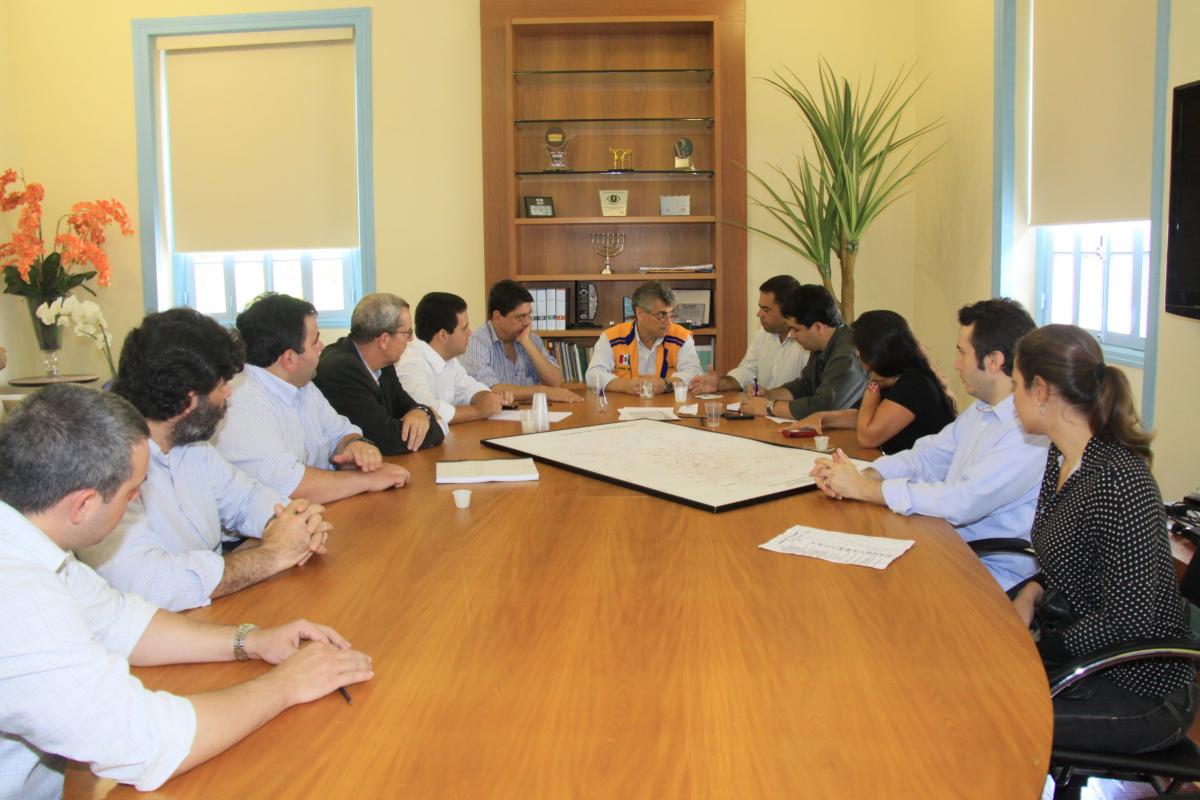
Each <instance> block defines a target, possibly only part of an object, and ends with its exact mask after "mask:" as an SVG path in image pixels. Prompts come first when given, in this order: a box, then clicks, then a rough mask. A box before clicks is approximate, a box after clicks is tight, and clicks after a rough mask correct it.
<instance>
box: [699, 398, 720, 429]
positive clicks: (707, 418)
mask: <svg viewBox="0 0 1200 800" xmlns="http://www.w3.org/2000/svg"><path fill="white" fill-rule="evenodd" d="M724 410H725V404H724V403H720V402H717V401H716V400H710V401H709V402H707V403H705V404H704V424H705V425H706V426H708V427H709V428H715V427H717V426H718V425H720V424H721V412H723V411H724Z"/></svg>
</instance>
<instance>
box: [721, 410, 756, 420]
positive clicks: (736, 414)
mask: <svg viewBox="0 0 1200 800" xmlns="http://www.w3.org/2000/svg"><path fill="white" fill-rule="evenodd" d="M725 419H754V415H753V414H743V413H742V412H741V411H726V412H725Z"/></svg>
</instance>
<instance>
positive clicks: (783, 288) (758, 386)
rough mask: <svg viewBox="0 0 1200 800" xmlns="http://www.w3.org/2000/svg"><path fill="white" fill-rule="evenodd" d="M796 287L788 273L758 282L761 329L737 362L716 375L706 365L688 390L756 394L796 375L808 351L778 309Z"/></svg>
mask: <svg viewBox="0 0 1200 800" xmlns="http://www.w3.org/2000/svg"><path fill="white" fill-rule="evenodd" d="M799 288H800V282H799V281H798V280H796V279H795V278H793V277H792V276H791V275H776V276H775V277H773V278H769V279H768V280H767V281H766V282H765V283H763V285H762V286H759V287H758V313H757V316H758V322H759V324H760V325H762V330H760V331H759V332H758V335H757V336H755V337H754V341H753V342H751V343H750V346H749V347H748V348H746V355H744V356H742V361H741V363H740V364H738V365H737V366H736V367H735V368H733V369H731V370H729V372H728V374H725V375H722V376H720V377H718V376H717V374H716V372H714V371H712V370H711V369H710V370H709V371H708V372H707V373H705V374H704V375H700V376H698V377H695V378H692V382H691V386H690V387H689V388H690V389H691V391H692V392H693V393H695V394H700V393H702V392H741V391H744V392H746V393H747V394H749V395H759V394H763V393H765V392H766V391H767V390H768V389H774V388H776V387H779V386H783V385H784V384H785V383H787V382H788V381H793V380H795V379H796V378H799V377H800V373H801V372H802V371H803V370H804V365H805V364H807V363H808V356H809V353H808V351H807V350H805V349H804V348H803V347H801V346H800V343H799V342H797V341H796V340H795V339H793V338H792V337H791V335H790V334H791V332H792V328H791V326H790V325H788V321H787V319H785V318H784V316H783V312H782V311H781V308H782V306H783V300H784V298H786V297H787V296H788V295H789V294H791V293H792V292H794V291H796V290H797V289H799Z"/></svg>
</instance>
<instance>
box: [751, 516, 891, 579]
mask: <svg viewBox="0 0 1200 800" xmlns="http://www.w3.org/2000/svg"><path fill="white" fill-rule="evenodd" d="M912 546H913V540H912V539H889V538H886V537H883V536H860V535H859V534H857V533H838V532H837V531H823V530H821V529H820V528H809V527H808V526H806V525H793V526H792V527H790V528H788V529H787V530H786V531H784V532H783V533H781V534H779V535H778V536H776V537H775V538H774V539H772V540H771V541H769V542H766V543H765V544H760V545H759V547H761V548H762V549H763V550H771V551H773V552H776V553H787V554H789V555H794V556H808V557H809V558H819V559H822V560H824V561H832V562H834V563H835V564H855V565H857V566H861V567H871V568H873V569H885V568H886V567H887V566H888V565H889V564H891V563H892V562H893V561H895V560H896V559H897V558H899V557H900V556H902V555H904V553H906V552H907V551H908V548H910V547H912Z"/></svg>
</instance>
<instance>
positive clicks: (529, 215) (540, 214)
mask: <svg viewBox="0 0 1200 800" xmlns="http://www.w3.org/2000/svg"><path fill="white" fill-rule="evenodd" d="M521 200H522V201H524V203H525V217H526V219H546V218H549V217H553V216H554V198H553V197H540V196H537V195H525V196H523V197H522V198H521Z"/></svg>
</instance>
